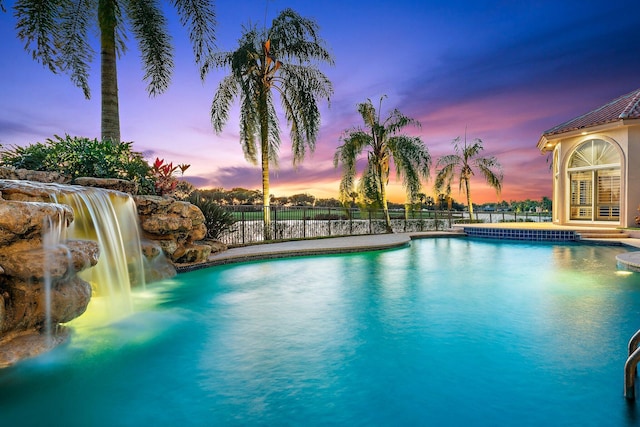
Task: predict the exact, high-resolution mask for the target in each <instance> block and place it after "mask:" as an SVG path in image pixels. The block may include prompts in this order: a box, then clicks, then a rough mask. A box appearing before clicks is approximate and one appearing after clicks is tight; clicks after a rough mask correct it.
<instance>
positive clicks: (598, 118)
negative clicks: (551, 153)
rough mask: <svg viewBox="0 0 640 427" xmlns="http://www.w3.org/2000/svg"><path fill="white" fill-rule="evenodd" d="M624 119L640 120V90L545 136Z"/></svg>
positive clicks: (549, 131)
mask: <svg viewBox="0 0 640 427" xmlns="http://www.w3.org/2000/svg"><path fill="white" fill-rule="evenodd" d="M624 119H640V89H636V90H634V91H633V92H630V93H628V94H626V95H623V96H621V97H620V98H616V99H614V100H613V101H611V102H609V103H607V104H605V105H603V106H602V107H599V108H596V109H595V110H592V111H589V112H588V113H586V114H583V115H581V116H579V117H576V118H575V119H571V120H569V121H567V122H564V123H562V124H559V125H558V126H555V127H552V128H551V129H549V130H547V131H545V132H544V133H543V134H542V135H543V136H551V135H558V134H561V133H565V132H569V131H572V130H577V129H583V128H587V127H591V126H596V125H602V124H606V123H612V122H617V121H618V120H624Z"/></svg>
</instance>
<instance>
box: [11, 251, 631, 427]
mask: <svg viewBox="0 0 640 427" xmlns="http://www.w3.org/2000/svg"><path fill="white" fill-rule="evenodd" d="M624 251H625V249H624V248H622V247H603V246H583V245H555V244H532V243H522V242H510V243H500V242H490V241H482V240H470V239H461V238H457V239H427V240H419V241H414V242H412V244H411V246H410V247H407V248H403V249H396V250H391V251H382V252H372V253H366V254H345V255H334V256H323V257H309V258H297V259H293V258H292V259H282V260H275V261H264V262H254V263H247V264H240V265H232V266H222V267H215V268H210V269H207V270H200V271H195V272H191V273H186V274H182V275H179V276H178V277H177V278H174V279H172V280H170V281H164V282H159V283H155V284H151V285H148V287H147V290H146V291H144V292H143V291H141V292H138V293H136V294H134V302H135V308H136V313H135V314H134V315H132V316H130V317H128V318H126V319H125V320H123V321H120V322H119V323H116V324H112V325H110V326H107V327H100V326H92V325H91V322H89V321H88V319H90V317H87V318H86V319H85V318H84V316H83V317H81V318H80V319H78V320H77V321H74V322H73V323H72V324H71V325H72V327H73V330H74V331H73V335H72V339H71V341H70V343H69V344H67V345H66V346H63V347H61V348H58V349H56V350H54V351H53V352H51V353H49V354H47V355H45V356H42V357H39V358H36V359H33V360H28V361H24V362H22V363H20V364H18V365H17V366H15V367H13V368H10V369H7V370H4V371H0V425H16V426H18V425H19V426H40V425H60V426H141V425H150V426H180V427H185V426H218V425H221V426H234V425H237V426H245V425H265V426H266V425H269V426H286V425H291V426H297V425H304V426H325V425H344V426H398V425H407V426H418V425H426V426H582V427H584V426H635V425H640V414H638V408H637V404H635V403H632V404H628V403H627V401H626V400H625V399H624V397H623V366H624V362H625V360H626V345H627V342H628V340H629V338H630V337H631V335H632V334H633V333H634V332H635V331H636V330H638V329H640V274H638V273H632V274H629V273H626V274H625V273H623V272H618V271H617V269H616V264H615V255H617V254H619V253H621V252H624Z"/></svg>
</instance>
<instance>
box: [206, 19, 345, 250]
mask: <svg viewBox="0 0 640 427" xmlns="http://www.w3.org/2000/svg"><path fill="white" fill-rule="evenodd" d="M319 62H326V63H328V64H333V59H332V57H331V55H330V53H329V52H328V50H327V49H326V48H325V47H324V42H323V41H322V40H321V39H320V38H319V36H318V25H317V24H316V23H315V22H314V21H313V20H310V19H307V18H303V17H301V16H300V15H298V13H296V12H294V11H293V10H291V9H286V10H284V11H282V12H281V13H280V14H279V15H278V16H277V17H276V18H275V19H274V20H273V22H272V24H271V27H270V28H269V29H264V30H259V29H257V28H255V27H251V28H245V29H244V30H243V34H242V37H241V38H240V40H239V46H238V48H237V49H236V50H234V51H230V52H221V53H217V54H214V55H212V56H211V57H210V58H209V59H208V61H207V63H208V65H209V66H212V67H213V66H215V67H219V68H220V67H224V68H226V67H228V68H229V69H230V74H229V75H227V76H226V77H224V78H223V79H222V81H221V82H220V84H219V86H218V89H217V91H216V93H215V95H214V98H213V102H212V105H211V122H212V124H213V128H214V129H215V131H216V132H217V133H220V132H221V131H222V129H223V127H224V125H225V123H226V122H227V120H228V118H229V110H230V107H231V104H232V103H233V101H234V100H235V99H236V98H238V99H239V101H240V144H241V145H242V149H243V151H244V156H245V158H246V159H247V160H248V161H249V162H251V163H253V164H257V162H258V156H259V157H260V164H261V167H262V197H263V206H264V215H263V218H264V237H265V240H270V236H271V221H270V208H269V195H270V193H269V169H270V165H271V164H273V165H277V161H278V151H279V147H280V125H279V120H278V116H277V114H276V108H275V106H274V95H276V94H277V95H279V98H280V102H281V105H282V110H283V111H284V116H285V117H286V120H287V124H288V126H289V130H290V139H291V148H292V151H293V163H294V166H296V165H298V164H299V163H300V162H301V161H302V160H303V159H304V157H305V154H306V153H307V150H309V151H313V150H314V148H315V142H316V138H317V135H318V130H319V127H320V111H319V109H318V101H319V99H321V98H326V99H327V101H328V100H329V97H330V95H331V94H332V92H333V88H332V85H331V82H330V81H329V79H328V78H327V77H326V76H325V75H324V74H323V73H322V72H321V71H320V69H319V68H318V63H319Z"/></svg>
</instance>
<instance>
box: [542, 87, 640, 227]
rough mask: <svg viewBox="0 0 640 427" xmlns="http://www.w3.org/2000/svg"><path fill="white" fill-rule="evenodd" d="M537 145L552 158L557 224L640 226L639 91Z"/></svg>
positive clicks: (549, 133)
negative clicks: (638, 224) (639, 220)
mask: <svg viewBox="0 0 640 427" xmlns="http://www.w3.org/2000/svg"><path fill="white" fill-rule="evenodd" d="M538 149H539V150H540V151H541V152H542V153H543V154H546V153H550V155H551V158H552V160H553V163H552V171H553V213H552V219H553V223H554V224H558V225H593V226H598V227H609V226H610V227H612V228H615V227H633V226H636V220H635V219H636V216H639V215H640V212H638V207H639V206H640V89H637V90H634V91H633V92H631V93H628V94H626V95H623V96H621V97H619V98H617V99H614V100H613V101H611V102H609V103H607V104H605V105H603V106H602V107H600V108H597V109H595V110H593V111H590V112H588V113H586V114H583V115H581V116H579V117H576V118H575V119H572V120H569V121H567V122H564V123H562V124H559V125H558V126H555V127H553V128H551V129H549V130H547V131H546V132H544V133H543V134H542V136H541V137H540V139H539V140H538Z"/></svg>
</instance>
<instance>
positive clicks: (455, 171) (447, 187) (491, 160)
mask: <svg viewBox="0 0 640 427" xmlns="http://www.w3.org/2000/svg"><path fill="white" fill-rule="evenodd" d="M451 143H452V144H453V150H454V154H449V155H446V156H442V157H440V158H439V159H438V163H437V165H436V168H437V169H438V171H437V174H436V179H435V185H434V188H435V191H436V193H438V194H445V195H446V196H450V195H451V182H452V181H453V179H454V178H456V177H457V179H458V181H459V191H463V192H464V194H465V195H466V197H467V206H468V207H469V215H470V216H471V215H473V204H472V203H471V177H472V176H473V175H474V168H475V169H477V170H479V171H480V173H481V174H482V176H483V177H484V179H485V181H486V182H487V184H488V185H489V186H490V187H491V188H494V189H495V190H496V194H498V195H499V194H500V191H501V189H502V179H503V175H502V166H500V163H499V162H498V160H497V159H496V158H495V157H494V156H491V157H482V156H481V155H480V153H481V152H482V150H484V147H483V145H482V140H480V139H478V138H476V139H474V140H473V142H472V143H471V144H468V143H467V134H466V132H465V135H464V140H463V141H461V139H460V137H457V138H456V139H454V140H453V141H451Z"/></svg>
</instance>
